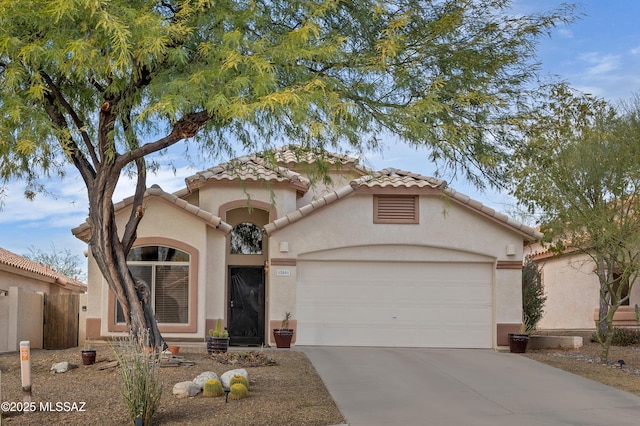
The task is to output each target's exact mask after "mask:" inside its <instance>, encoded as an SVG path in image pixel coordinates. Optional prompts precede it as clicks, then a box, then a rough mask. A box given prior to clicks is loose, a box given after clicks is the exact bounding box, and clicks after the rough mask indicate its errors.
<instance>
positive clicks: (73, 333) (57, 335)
mask: <svg viewBox="0 0 640 426" xmlns="http://www.w3.org/2000/svg"><path fill="white" fill-rule="evenodd" d="M79 314H80V295H78V294H45V295H44V330H43V342H42V345H43V348H44V349H67V348H73V347H76V346H78V324H79Z"/></svg>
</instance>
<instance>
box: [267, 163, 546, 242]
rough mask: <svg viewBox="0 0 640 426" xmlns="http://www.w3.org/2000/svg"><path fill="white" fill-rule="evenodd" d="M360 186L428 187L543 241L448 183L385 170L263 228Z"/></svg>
mask: <svg viewBox="0 0 640 426" xmlns="http://www.w3.org/2000/svg"><path fill="white" fill-rule="evenodd" d="M361 187H368V188H375V187H380V188H388V187H391V188H400V187H403V188H431V189H436V190H439V191H441V192H442V193H443V194H445V195H446V196H448V197H450V199H452V200H454V201H455V202H457V203H459V204H461V205H463V206H465V207H467V208H470V209H471V210H474V211H476V212H478V213H480V214H482V215H483V216H486V217H488V218H490V219H492V220H495V221H496V222H498V223H499V224H501V225H503V226H506V227H508V228H510V229H512V230H514V231H516V232H518V233H520V234H521V235H523V236H524V237H525V238H526V239H527V240H529V241H534V240H539V239H541V238H542V236H543V235H542V234H541V233H540V232H538V231H536V230H535V229H533V228H531V227H529V226H526V225H524V224H522V223H520V222H517V221H515V220H513V219H511V218H509V217H508V216H507V215H504V214H502V213H499V212H497V211H495V210H494V209H492V208H490V207H487V206H485V205H483V204H482V203H481V202H479V201H476V200H473V199H471V198H470V197H468V196H466V195H464V194H462V193H459V192H457V191H455V190H453V189H451V188H448V187H447V182H445V181H443V180H439V179H435V178H432V177H428V176H423V175H420V174H416V173H411V172H406V171H402V170H397V169H392V168H389V169H384V170H381V171H379V172H373V173H372V174H371V175H368V176H363V177H361V178H358V179H354V180H352V181H351V182H350V183H349V185H348V186H344V187H342V188H340V189H338V190H336V191H332V192H330V193H329V194H327V195H325V196H324V197H322V198H320V199H318V200H315V201H313V202H311V203H310V204H307V205H306V206H303V207H301V208H299V209H298V210H295V211H293V212H291V213H289V214H287V215H285V216H283V217H281V218H278V219H276V220H274V221H273V222H271V223H269V224H267V225H265V227H264V229H265V232H266V233H267V234H271V233H273V232H274V231H276V230H278V229H281V228H283V227H285V226H287V225H288V224H290V223H293V222H296V221H298V220H300V219H302V218H303V217H304V216H307V215H309V214H310V213H312V212H314V211H315V210H317V209H319V208H322V207H324V206H327V205H329V204H331V203H333V202H336V201H338V200H341V199H343V198H345V197H347V196H349V195H351V194H352V193H353V192H355V191H356V190H357V189H359V188H361Z"/></svg>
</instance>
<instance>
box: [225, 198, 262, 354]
mask: <svg viewBox="0 0 640 426" xmlns="http://www.w3.org/2000/svg"><path fill="white" fill-rule="evenodd" d="M225 216H226V219H225V221H226V222H227V223H228V224H229V225H231V226H233V230H232V231H231V232H230V233H229V237H228V239H227V328H228V329H229V337H230V342H229V343H230V344H231V345H261V344H263V343H264V342H265V293H266V290H265V274H264V272H265V271H264V265H265V260H266V259H267V239H266V238H263V237H264V235H263V234H262V228H263V226H264V225H265V224H267V223H268V221H269V212H268V211H267V210H262V209H259V208H248V207H245V206H243V207H238V208H232V209H229V210H227V211H226V215H225Z"/></svg>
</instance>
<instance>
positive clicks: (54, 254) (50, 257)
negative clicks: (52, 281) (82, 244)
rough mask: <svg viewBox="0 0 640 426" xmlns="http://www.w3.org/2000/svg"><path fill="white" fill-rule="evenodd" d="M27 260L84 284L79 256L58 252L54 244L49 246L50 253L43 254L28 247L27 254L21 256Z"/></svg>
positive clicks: (67, 252) (64, 251)
mask: <svg viewBox="0 0 640 426" xmlns="http://www.w3.org/2000/svg"><path fill="white" fill-rule="evenodd" d="M23 256H24V257H26V258H27V259H29V260H33V261H34V262H39V263H42V264H43V265H49V266H51V268H52V269H54V270H56V271H57V272H59V273H61V274H63V275H66V276H68V277H71V278H76V279H78V280H80V281H83V282H86V281H87V276H86V274H85V273H84V271H83V270H82V267H81V264H82V261H81V259H80V256H78V255H76V254H72V253H71V250H69V249H64V250H58V249H57V248H56V246H55V244H53V243H52V244H51V252H44V251H42V250H40V249H37V248H36V247H34V246H30V247H29V253H28V254H23Z"/></svg>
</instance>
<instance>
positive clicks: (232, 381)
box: [229, 374, 249, 389]
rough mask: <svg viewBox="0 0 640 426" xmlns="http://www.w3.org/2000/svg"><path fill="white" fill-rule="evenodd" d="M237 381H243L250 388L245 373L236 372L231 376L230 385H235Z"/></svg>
mask: <svg viewBox="0 0 640 426" xmlns="http://www.w3.org/2000/svg"><path fill="white" fill-rule="evenodd" d="M236 383H242V384H243V385H245V387H246V388H247V389H249V382H248V381H247V378H246V377H244V376H243V375H240V374H236V375H235V376H233V377H232V378H231V380H229V386H233V385H235V384H236Z"/></svg>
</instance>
